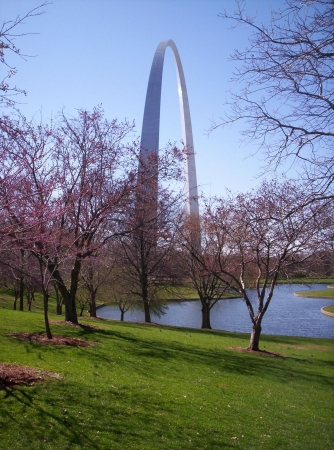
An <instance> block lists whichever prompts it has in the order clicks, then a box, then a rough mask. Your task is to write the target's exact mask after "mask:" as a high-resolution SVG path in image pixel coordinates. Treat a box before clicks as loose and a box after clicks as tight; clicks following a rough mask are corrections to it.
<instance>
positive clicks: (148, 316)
mask: <svg viewBox="0 0 334 450" xmlns="http://www.w3.org/2000/svg"><path fill="white" fill-rule="evenodd" d="M143 303H144V313H145V322H147V323H151V312H150V303H149V301H148V300H147V299H143Z"/></svg>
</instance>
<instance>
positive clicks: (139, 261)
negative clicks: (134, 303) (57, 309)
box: [119, 145, 184, 322]
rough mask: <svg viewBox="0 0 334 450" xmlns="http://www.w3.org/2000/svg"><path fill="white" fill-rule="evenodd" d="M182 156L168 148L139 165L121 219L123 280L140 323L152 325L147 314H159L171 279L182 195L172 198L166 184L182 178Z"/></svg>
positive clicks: (172, 193) (173, 276) (171, 147)
mask: <svg viewBox="0 0 334 450" xmlns="http://www.w3.org/2000/svg"><path fill="white" fill-rule="evenodd" d="M182 162H183V152H182V151H179V150H178V149H177V148H175V147H173V146H171V145H168V146H167V147H166V148H165V149H164V150H161V151H160V155H159V156H158V155H157V154H156V153H153V154H151V155H149V156H148V157H147V158H145V159H141V160H140V165H139V175H138V180H137V186H136V190H135V192H134V195H133V199H132V202H131V203H129V205H128V207H127V213H126V222H125V223H124V225H125V229H127V230H132V231H131V232H129V233H124V234H123V235H122V236H121V238H120V241H119V242H120V255H121V258H120V261H121V266H122V267H123V268H124V270H123V271H122V273H123V276H124V278H125V279H127V280H128V281H127V282H128V286H131V289H132V292H131V294H132V296H133V297H134V299H137V300H138V299H140V300H141V301H142V304H143V309H144V314H145V322H151V309H152V306H154V308H155V313H156V314H163V305H162V303H161V299H160V298H159V291H161V287H162V284H163V283H164V282H166V283H168V284H170V283H172V282H173V280H174V279H175V271H174V270H173V266H172V264H170V262H171V261H170V260H169V255H170V253H171V251H172V250H173V246H174V243H175V236H176V222H177V220H178V218H179V217H180V216H181V213H180V211H179V206H180V201H183V198H184V197H183V194H181V193H179V192H176V193H175V192H173V190H172V189H171V188H170V186H169V185H168V183H169V182H170V181H173V182H175V181H178V180H180V178H181V173H182V172H181V168H180V165H181V163H182Z"/></svg>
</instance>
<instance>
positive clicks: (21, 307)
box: [19, 275, 24, 311]
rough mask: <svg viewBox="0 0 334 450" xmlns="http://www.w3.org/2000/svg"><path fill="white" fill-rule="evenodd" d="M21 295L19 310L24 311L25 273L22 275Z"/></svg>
mask: <svg viewBox="0 0 334 450" xmlns="http://www.w3.org/2000/svg"><path fill="white" fill-rule="evenodd" d="M19 297H20V302H19V310H20V311H23V310H24V308H23V304H24V277H23V275H20V293H19Z"/></svg>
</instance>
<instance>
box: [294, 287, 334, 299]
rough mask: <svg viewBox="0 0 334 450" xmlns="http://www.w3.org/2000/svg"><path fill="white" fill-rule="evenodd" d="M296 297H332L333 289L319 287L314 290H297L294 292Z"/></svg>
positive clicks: (333, 296) (333, 294) (333, 295)
mask: <svg viewBox="0 0 334 450" xmlns="http://www.w3.org/2000/svg"><path fill="white" fill-rule="evenodd" d="M295 295H296V296H297V297H308V298H330V299H332V298H333V299H334V289H319V290H316V291H299V292H295Z"/></svg>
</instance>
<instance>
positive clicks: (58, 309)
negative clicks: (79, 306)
mask: <svg viewBox="0 0 334 450" xmlns="http://www.w3.org/2000/svg"><path fill="white" fill-rule="evenodd" d="M54 289H55V294H56V314H57V315H58V316H61V315H62V314H63V298H62V296H61V295H60V292H59V288H58V285H57V283H54Z"/></svg>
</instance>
